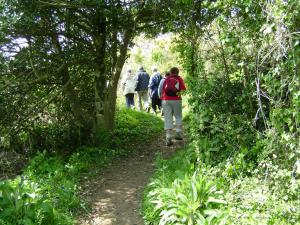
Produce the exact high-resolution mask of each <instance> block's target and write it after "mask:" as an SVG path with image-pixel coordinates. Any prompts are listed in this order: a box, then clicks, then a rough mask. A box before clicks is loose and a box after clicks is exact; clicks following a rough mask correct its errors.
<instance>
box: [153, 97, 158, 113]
mask: <svg viewBox="0 0 300 225" xmlns="http://www.w3.org/2000/svg"><path fill="white" fill-rule="evenodd" d="M159 103H160V99H159V98H155V97H154V98H152V110H153V112H155V113H156V108H157V107H156V106H158V108H159V109H160V107H159Z"/></svg>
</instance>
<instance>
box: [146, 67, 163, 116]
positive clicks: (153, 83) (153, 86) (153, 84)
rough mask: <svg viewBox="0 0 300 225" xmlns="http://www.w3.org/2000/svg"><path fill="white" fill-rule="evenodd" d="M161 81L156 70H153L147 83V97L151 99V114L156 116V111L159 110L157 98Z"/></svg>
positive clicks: (158, 99)
mask: <svg viewBox="0 0 300 225" xmlns="http://www.w3.org/2000/svg"><path fill="white" fill-rule="evenodd" d="M161 79H162V76H161V74H160V73H159V72H158V71H157V68H156V67H154V68H153V74H152V76H151V77H150V81H149V85H148V87H149V96H150V98H151V107H152V112H153V113H155V114H156V110H157V109H158V110H161V99H160V98H159V96H158V86H159V83H160V81H161Z"/></svg>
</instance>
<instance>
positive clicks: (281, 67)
mask: <svg viewBox="0 0 300 225" xmlns="http://www.w3.org/2000/svg"><path fill="white" fill-rule="evenodd" d="M180 2H181V3H182V4H187V5H188V7H186V8H184V9H182V15H184V13H185V12H187V11H188V10H189V9H191V8H192V7H194V8H195V9H196V10H195V11H190V12H191V13H190V17H189V18H190V19H188V20H187V17H184V19H183V21H182V22H181V23H179V24H176V26H175V27H174V29H176V30H177V31H178V32H179V33H180V34H179V37H180V38H178V40H177V47H176V50H177V51H178V52H179V54H180V61H181V64H182V66H183V68H184V70H185V73H186V78H187V79H186V80H187V86H188V90H187V93H188V96H189V106H190V112H189V114H188V116H187V118H186V122H188V129H187V133H188V137H189V139H190V142H191V143H190V146H189V151H191V152H194V155H195V157H194V160H191V162H189V163H188V165H189V166H190V167H191V168H193V169H195V171H197V170H196V168H197V167H198V166H199V167H200V168H201V170H200V173H201V176H200V177H201V178H203V177H209V180H211V181H212V182H213V184H214V185H215V186H217V187H218V189H222V190H224V193H225V194H224V199H225V200H226V202H227V203H228V204H227V205H224V206H223V208H222V210H223V209H224V210H225V211H227V212H228V214H227V215H228V217H227V222H226V223H227V224H299V207H300V204H299V202H300V201H299V179H300V176H299V173H300V160H299V158H300V155H299V153H300V146H299V131H300V130H299V129H300V128H299V87H300V85H299V59H300V49H299V32H298V31H299V19H300V17H299V12H298V11H297V7H298V8H299V6H300V5H299V4H300V3H299V1H288V2H285V1H274V2H266V1H255V2H254V1H235V0H226V1H217V2H214V3H211V4H208V3H207V2H206V1H204V2H203V3H204V4H203V5H202V4H194V3H191V2H189V1H180ZM201 3H202V2H201ZM190 7H191V8H190ZM197 7H200V8H201V9H199V8H197ZM197 9H198V10H197ZM214 10H216V11H214ZM174 11H176V10H174ZM207 11H208V13H206V12H207ZM209 11H210V12H209ZM197 12H200V13H197ZM214 12H215V14H214ZM211 16H214V18H213V19H211V18H212V17H211ZM178 28H181V29H182V31H180V29H178ZM192 155H193V154H192ZM177 163H178V165H180V166H181V165H183V168H179V171H181V172H184V171H186V169H185V168H189V166H188V165H186V164H185V158H184V157H183V158H182V160H179V161H178V162H177ZM166 170H167V171H168V172H166V174H167V175H166V177H168V175H169V174H172V173H173V174H175V171H176V176H177V174H178V173H179V174H180V172H177V170H176V169H175V168H168V169H166ZM193 171H194V170H193ZM192 177H193V173H190V174H188V175H187V179H188V180H190V181H192ZM154 179H155V178H154ZM175 179H176V178H174V180H175ZM178 179H182V180H184V178H180V176H178ZM157 183H161V184H160V185H161V186H159V185H158V184H156V188H155V189H154V193H156V191H157V192H158V193H164V189H163V188H162V187H165V188H166V190H169V188H170V186H172V187H173V186H174V187H175V186H176V188H178V187H179V186H180V185H177V184H172V185H170V183H165V182H163V181H162V180H160V181H157ZM183 183H184V182H183ZM196 183H197V184H198V183H201V180H197V181H196ZM180 184H181V183H180ZM151 191H153V190H151ZM183 192H184V190H183ZM170 193H172V194H165V195H164V198H165V199H168V198H171V196H176V194H174V192H170ZM156 195H158V194H156ZM166 196H168V197H166ZM147 198H150V197H149V196H148V195H147V196H146V200H147ZM161 202H163V201H161ZM146 203H147V204H146V205H150V206H149V207H148V208H146V211H145V214H146V215H148V216H146V218H148V220H149V221H155V222H152V223H153V224H159V219H160V218H161V216H160V215H159V214H157V213H156V214H153V212H156V211H155V210H156V207H155V206H156V205H155V204H156V202H154V203H153V204H154V205H152V206H151V204H150V203H149V201H146ZM161 205H162V204H161ZM180 205H182V206H184V205H185V203H184V202H181V203H180ZM190 205H191V206H192V205H193V204H192V201H191V202H190ZM151 207H152V208H151ZM170 207H172V205H171V204H170ZM157 208H160V205H159V206H157ZM166 210H167V209H166ZM170 215H171V213H170ZM172 215H173V214H172ZM155 218H159V219H156V220H155ZM182 218H183V217H182ZM182 218H181V219H182ZM184 218H186V217H184ZM169 219H170V220H172V218H169ZM150 223H151V222H150ZM181 223H183V222H182V221H181V222H179V224H181ZM170 224H172V222H170ZM183 224H187V222H185V223H183ZM199 224H204V222H199Z"/></svg>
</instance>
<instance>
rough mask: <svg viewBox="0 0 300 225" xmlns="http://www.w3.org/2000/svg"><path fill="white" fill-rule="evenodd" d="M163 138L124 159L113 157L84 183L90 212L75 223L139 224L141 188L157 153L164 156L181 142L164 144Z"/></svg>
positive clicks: (170, 152)
mask: <svg viewBox="0 0 300 225" xmlns="http://www.w3.org/2000/svg"><path fill="white" fill-rule="evenodd" d="M164 144H165V142H164V137H163V136H161V137H160V138H159V139H157V140H155V141H153V142H152V143H150V144H149V143H148V144H144V145H141V146H138V147H137V148H138V149H137V151H136V152H135V153H134V154H133V155H130V156H129V157H127V158H122V159H118V160H116V161H115V162H114V163H113V164H112V165H111V166H109V168H107V169H105V170H103V171H102V172H101V173H100V174H99V176H97V177H95V179H94V180H92V181H89V182H87V183H86V184H85V185H84V188H85V189H88V192H87V194H85V196H84V197H85V198H86V200H87V201H88V202H90V203H91V204H92V212H91V214H90V215H87V216H86V218H82V219H81V220H80V221H78V223H77V224H82V225H87V224H88V225H96V224H97V225H100V224H101V225H142V224H143V220H142V217H141V215H140V206H141V201H142V198H143V189H144V187H145V186H146V185H147V183H148V181H149V178H150V177H151V175H152V173H153V170H154V165H153V163H154V160H155V154H156V152H159V151H160V152H162V154H163V156H164V157H168V156H170V155H171V154H173V153H174V151H175V150H176V149H178V148H179V147H181V146H182V145H183V142H175V143H174V145H173V146H172V147H165V145H164Z"/></svg>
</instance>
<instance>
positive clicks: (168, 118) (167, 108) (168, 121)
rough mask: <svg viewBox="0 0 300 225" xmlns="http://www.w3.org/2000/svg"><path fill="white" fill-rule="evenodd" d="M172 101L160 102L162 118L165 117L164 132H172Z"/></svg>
mask: <svg viewBox="0 0 300 225" xmlns="http://www.w3.org/2000/svg"><path fill="white" fill-rule="evenodd" d="M171 102H172V101H165V100H163V101H162V106H163V109H164V117H165V125H164V128H165V130H172V129H173V127H174V126H173V109H172V105H171Z"/></svg>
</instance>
